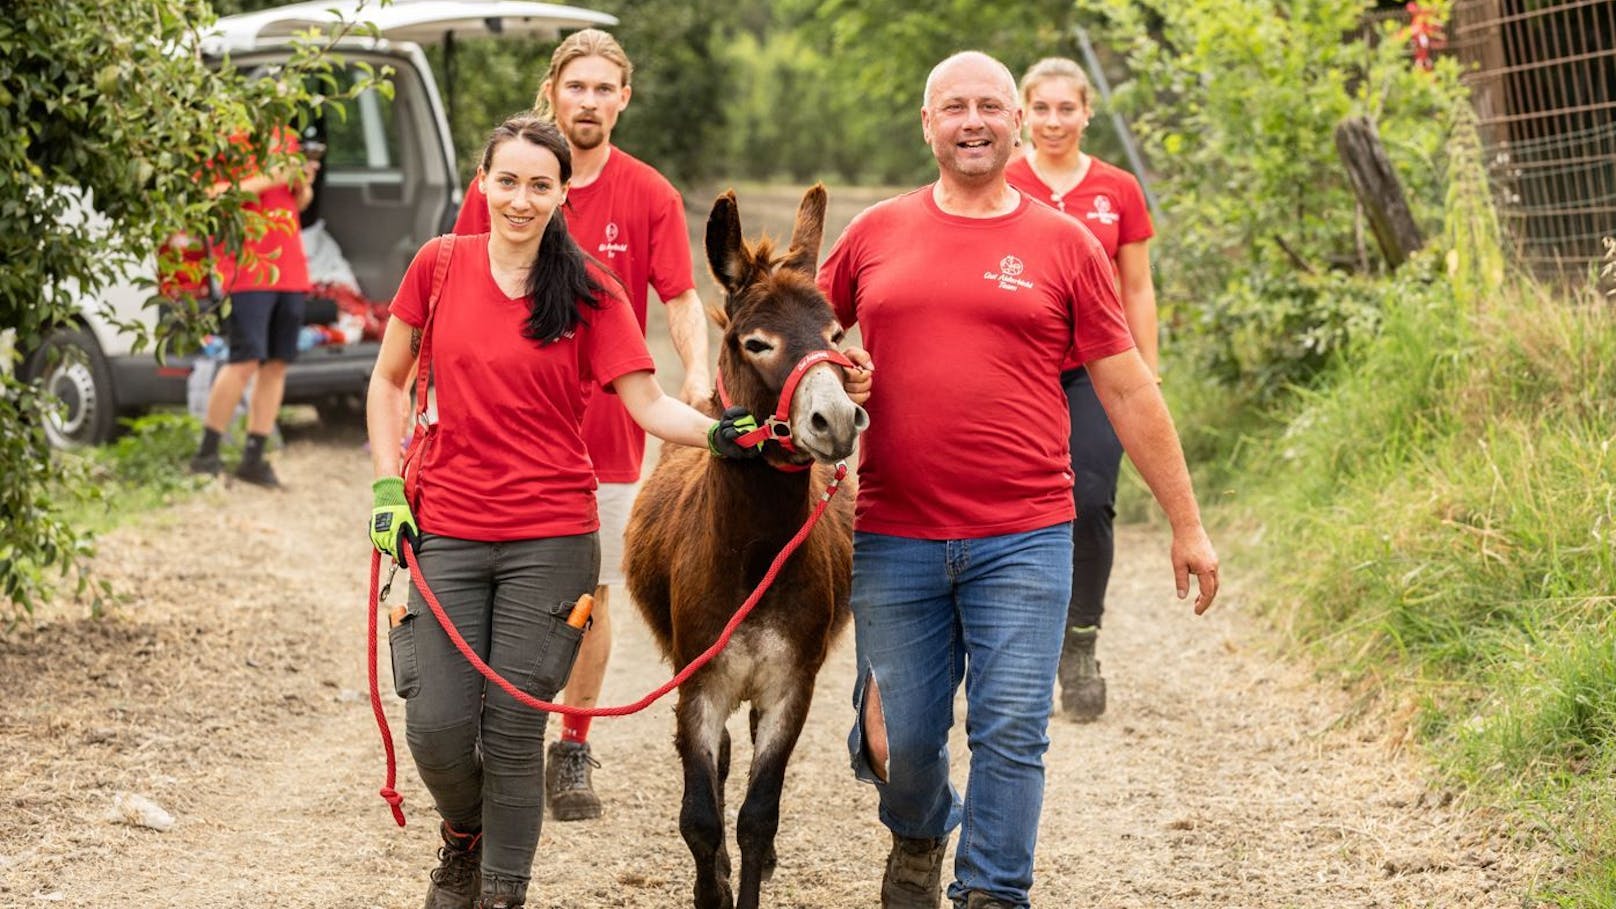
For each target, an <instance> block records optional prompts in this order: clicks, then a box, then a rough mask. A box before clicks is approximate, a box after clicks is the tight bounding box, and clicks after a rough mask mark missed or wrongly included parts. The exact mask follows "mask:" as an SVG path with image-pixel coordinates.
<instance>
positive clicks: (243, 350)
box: [191, 130, 309, 488]
mask: <svg viewBox="0 0 1616 909" xmlns="http://www.w3.org/2000/svg"><path fill="white" fill-rule="evenodd" d="M231 141H232V142H234V143H236V144H238V145H242V146H244V147H246V148H247V149H248V152H249V163H248V166H247V172H246V173H244V174H242V175H241V178H240V180H239V182H236V183H234V184H232V182H231V181H228V180H220V181H218V182H216V183H214V185H213V186H212V187H211V188H210V189H209V193H210V194H211V195H215V196H217V195H220V194H222V193H224V192H225V191H226V190H228V189H230V188H231V187H232V185H234V186H235V188H238V189H240V190H241V191H242V192H246V193H251V194H253V196H254V198H253V199H252V200H251V201H249V202H247V204H246V205H245V206H244V209H245V210H246V211H247V212H249V213H254V212H256V213H257V214H258V215H259V216H260V217H262V218H263V219H264V220H265V221H266V222H267V225H268V226H267V228H266V229H265V230H264V232H263V234H262V235H260V236H257V237H252V236H249V237H248V238H247V240H246V241H245V243H244V244H243V250H242V252H243V254H242V255H241V256H240V257H237V256H236V255H234V254H233V253H228V252H227V253H225V254H223V255H217V256H215V258H214V260H213V262H212V264H211V267H212V268H213V270H214V273H215V276H216V277H217V278H218V282H219V289H220V292H221V293H222V294H223V295H224V296H225V297H227V298H228V299H229V300H230V311H229V313H228V314H227V315H226V316H225V319H224V329H225V335H226V337H227V339H228V341H229V345H230V354H229V358H228V362H227V363H226V364H225V365H224V367H223V368H221V369H220V370H219V371H218V374H217V376H216V377H215V378H214V380H213V387H212V389H211V390H210V391H209V392H208V404H207V415H206V416H205V417H204V418H203V421H202V441H201V443H200V444H199V445H198V447H197V451H196V455H195V456H193V457H192V458H191V472H192V473H199V474H206V475H214V474H217V473H219V472H220V471H221V470H223V469H224V462H223V460H222V459H221V458H220V457H219V441H220V439H221V438H222V437H223V435H224V431H225V429H226V428H227V427H228V426H229V425H230V417H231V414H232V413H234V411H235V409H236V404H237V402H239V401H240V400H241V396H242V392H243V391H244V390H245V389H246V388H247V383H248V382H252V383H253V391H252V396H251V398H250V399H249V400H248V404H247V443H246V446H245V447H244V448H243V449H242V453H241V463H240V464H238V465H237V466H236V471H235V476H236V478H237V479H240V480H245V481H246V482H248V483H252V484H254V485H256V486H265V487H269V488H276V487H279V486H280V485H281V484H280V479H279V478H278V477H276V476H275V471H274V469H273V468H272V467H270V466H269V462H268V461H266V460H265V459H264V446H265V444H266V443H267V442H268V440H269V435H270V433H272V432H274V431H275V418H276V416H277V415H278V414H279V413H280V409H281V400H282V398H283V397H284V395H285V392H286V366H287V364H289V363H291V362H292V361H293V360H295V359H297V334H298V331H299V330H300V329H301V328H302V327H303V303H304V299H305V297H306V296H307V295H308V291H309V268H308V260H307V258H306V257H305V256H304V253H303V240H302V236H301V233H300V232H299V229H298V208H299V206H298V201H299V196H298V188H299V186H301V185H302V183H303V182H304V181H305V180H306V179H307V176H308V172H307V171H304V170H301V169H299V168H297V167H296V166H294V165H292V164H285V165H282V166H280V167H276V168H273V169H270V170H265V169H263V168H262V167H261V166H260V162H259V158H258V151H257V149H254V148H252V146H251V140H250V139H249V138H248V137H246V136H238V137H236V138H234V139H232V140H231ZM268 151H269V153H270V154H271V155H273V156H275V157H277V158H281V157H283V156H284V155H287V154H292V155H295V154H298V153H299V151H300V149H299V145H298V141H297V136H296V134H294V133H293V132H292V131H290V130H280V131H278V132H277V133H276V134H275V136H274V138H273V139H272V140H271V142H270V146H269V149H268Z"/></svg>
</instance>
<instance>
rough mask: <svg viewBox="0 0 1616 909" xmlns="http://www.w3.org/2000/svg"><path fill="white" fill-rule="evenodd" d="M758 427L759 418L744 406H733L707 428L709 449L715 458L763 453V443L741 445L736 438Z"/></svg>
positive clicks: (754, 455) (747, 456)
mask: <svg viewBox="0 0 1616 909" xmlns="http://www.w3.org/2000/svg"><path fill="white" fill-rule="evenodd" d="M757 428H758V424H757V418H756V417H754V416H752V414H751V413H750V412H749V411H747V409H746V408H744V407H731V408H729V409H728V410H725V411H724V416H723V417H721V418H720V419H719V421H718V422H717V423H714V424H713V425H712V428H710V429H708V430H707V450H708V451H710V452H712V454H713V457H715V458H755V457H757V456H758V455H759V454H762V453H763V443H762V442H758V443H757V444H756V445H745V446H743V445H741V444H740V443H739V442H737V441H736V440H737V439H739V438H740V437H741V436H744V435H746V434H747V433H749V432H751V431H752V430H754V429H757Z"/></svg>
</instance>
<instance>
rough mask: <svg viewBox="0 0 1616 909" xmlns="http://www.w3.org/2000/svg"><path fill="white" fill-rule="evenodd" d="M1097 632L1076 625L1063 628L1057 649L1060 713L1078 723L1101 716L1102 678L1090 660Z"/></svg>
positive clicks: (1095, 663) (1097, 661) (1103, 697)
mask: <svg viewBox="0 0 1616 909" xmlns="http://www.w3.org/2000/svg"><path fill="white" fill-rule="evenodd" d="M1099 636H1100V629H1098V628H1096V627H1094V626H1093V625H1078V626H1074V627H1071V628H1068V629H1066V642H1065V644H1064V645H1063V646H1062V647H1061V658H1060V669H1059V670H1058V671H1057V675H1059V677H1060V687H1061V697H1060V701H1061V710H1062V711H1064V712H1065V713H1066V715H1067V716H1068V717H1070V718H1072V719H1074V720H1076V721H1077V722H1079V723H1092V722H1094V721H1095V720H1097V719H1099V718H1100V714H1102V713H1105V679H1103V678H1101V677H1100V661H1099V660H1096V659H1095V658H1094V643H1095V640H1096V639H1097V638H1099Z"/></svg>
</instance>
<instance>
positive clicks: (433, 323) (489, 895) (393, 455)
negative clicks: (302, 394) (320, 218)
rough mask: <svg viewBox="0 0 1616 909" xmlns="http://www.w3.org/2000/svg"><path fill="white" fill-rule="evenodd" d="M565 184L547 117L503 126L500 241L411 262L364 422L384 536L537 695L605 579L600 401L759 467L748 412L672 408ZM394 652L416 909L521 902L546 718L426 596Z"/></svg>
mask: <svg viewBox="0 0 1616 909" xmlns="http://www.w3.org/2000/svg"><path fill="white" fill-rule="evenodd" d="M571 177H572V155H571V152H570V150H569V147H568V144H567V141H566V139H565V138H564V137H563V136H562V134H561V133H560V132H559V131H558V130H557V129H556V127H555V125H554V124H552V123H550V122H548V121H546V120H541V119H538V118H535V117H517V118H512V119H510V120H507V121H506V122H504V123H503V124H501V125H500V126H499V128H497V129H495V130H494V132H493V134H492V135H491V136H490V138H489V141H488V145H487V147H486V148H485V149H484V151H483V156H482V161H481V166H480V167H479V168H478V170H477V183H478V186H479V188H480V189H481V191H482V192H483V194H484V195H485V196H486V198H487V208H488V215H489V221H490V230H489V232H488V233H485V234H480V235H474V236H464V237H458V238H455V237H440V238H437V239H435V240H432V241H429V242H428V243H427V244H426V246H424V247H423V248H422V249H421V251H420V252H419V253H417V255H416V257H415V260H414V261H413V262H412V263H411V264H410V267H409V271H408V272H407V273H406V274H405V276H404V280H403V282H402V283H401V284H400V286H399V290H398V294H397V296H396V297H394V299H393V303H392V319H391V321H390V322H389V323H388V325H387V330H386V333H385V335H384V337H383V340H382V349H381V353H380V354H379V355H378V357H377V361H376V367H375V371H374V373H373V374H372V376H371V382H370V393H369V400H368V416H367V422H368V427H369V433H370V449H371V458H372V461H373V462H374V467H375V475H376V481H375V483H374V485H373V493H374V503H373V511H372V515H371V525H370V536H371V541H372V543H373V544H374V545H375V546H376V547H377V548H378V549H380V550H382V551H383V552H385V553H387V554H388V555H391V556H394V557H395V558H400V559H401V558H402V557H403V553H402V551H401V549H400V547H401V546H404V545H408V546H409V547H410V549H411V552H412V553H413V554H414V555H415V557H416V559H417V560H418V563H419V566H420V570H421V574H422V580H424V581H425V582H426V583H427V585H428V586H429V587H430V588H431V590H432V591H433V593H435V594H436V595H437V597H438V599H439V601H440V602H441V603H442V605H443V608H444V610H445V612H446V613H447V615H448V617H449V618H450V620H451V621H452V622H453V623H454V625H455V627H456V628H457V629H458V630H459V632H460V634H461V635H462V636H463V637H464V638H465V639H466V641H467V643H469V644H470V645H471V647H472V648H473V649H474V650H475V651H476V652H477V654H478V656H479V657H481V658H482V659H483V660H484V661H485V662H486V663H488V665H489V666H491V667H492V668H493V669H495V670H496V671H497V672H499V673H500V674H501V675H503V676H504V677H505V678H507V679H509V680H510V681H511V682H512V683H514V684H515V685H516V686H518V687H519V688H522V689H523V690H524V691H526V692H527V693H529V694H531V695H533V696H535V697H538V698H542V699H549V698H551V697H553V696H554V695H555V692H556V690H557V689H559V688H560V687H561V686H562V685H563V684H564V683H565V682H566V678H567V673H568V671H569V670H570V668H571V663H572V659H573V657H574V656H575V655H576V652H577V646H578V638H577V635H576V631H575V630H574V631H572V632H569V631H567V630H566V629H565V627H564V626H566V619H567V612H568V610H569V608H570V606H571V605H572V603H573V601H575V600H577V599H578V598H579V596H580V595H581V594H583V593H585V592H588V591H591V590H593V589H594V587H595V583H596V579H597V575H598V573H599V570H600V543H599V539H598V534H597V530H598V527H599V518H598V515H597V510H596V503H595V472H594V469H593V467H592V466H591V463H590V459H589V455H588V453H587V452H586V450H585V447H584V442H583V437H582V432H581V428H580V423H581V420H582V418H583V413H584V405H585V402H586V397H587V395H588V394H589V391H590V389H591V388H593V387H594V386H596V385H599V386H600V387H601V388H604V389H605V390H606V392H607V393H611V394H616V395H617V396H618V398H619V399H620V400H621V401H622V403H623V404H624V406H625V407H626V408H627V410H628V411H629V413H630V414H631V415H632V416H633V418H634V420H635V422H636V423H638V424H639V425H640V426H641V427H643V428H644V429H645V430H646V431H647V432H649V433H651V434H652V435H655V436H657V437H659V438H661V439H664V440H666V441H669V442H674V443H677V444H680V445H693V446H701V445H705V446H707V448H708V449H709V450H710V451H711V452H712V453H713V455H714V456H717V457H751V456H754V455H756V453H757V452H756V450H755V449H743V448H742V447H740V446H739V445H737V444H736V443H735V439H736V438H737V437H738V436H739V435H741V434H742V433H744V432H746V431H748V430H750V429H751V428H753V427H755V425H756V423H755V422H754V421H753V420H752V417H751V416H750V415H747V414H744V413H730V414H726V417H725V419H723V420H719V421H714V420H713V419H712V418H711V417H708V416H705V415H703V414H702V413H700V412H698V411H696V410H695V409H693V408H691V407H689V406H687V405H686V404H684V403H683V402H681V401H679V400H678V399H676V398H672V397H669V396H667V395H665V394H663V392H662V389H661V387H660V386H659V385H658V384H657V382H656V380H655V379H654V378H653V377H652V375H651V373H652V370H653V368H654V364H653V362H652V359H651V355H650V353H649V352H648V351H647V349H646V345H645V338H644V336H643V335H642V334H641V332H640V327H639V324H638V322H637V321H636V319H635V315H634V311H633V310H632V309H631V308H630V306H629V304H628V302H627V301H626V300H625V298H624V296H623V294H622V291H621V288H620V287H619V286H618V284H617V282H616V281H615V280H613V279H612V278H611V277H610V276H609V273H608V272H607V271H605V270H604V269H603V268H601V267H600V266H599V265H597V264H596V263H594V262H593V261H592V260H590V259H589V258H588V257H587V256H586V255H585V254H584V252H583V251H582V250H581V249H579V247H578V245H577V243H576V242H574V241H573V239H572V238H571V236H569V234H568V232H567V228H566V224H565V223H564V222H563V220H562V211H561V206H562V204H563V202H564V201H565V200H566V196H567V185H568V181H569V180H570V179H571ZM445 243H448V244H452V245H451V246H449V248H448V250H447V252H446V260H445V258H444V257H443V256H440V252H444V251H443V250H442V249H441V248H440V247H441V244H445ZM418 364H419V368H420V370H421V371H422V372H425V373H426V374H427V375H428V376H429V377H430V378H431V380H432V383H433V387H434V389H435V396H436V404H437V423H436V425H435V427H433V428H432V429H431V430H427V431H425V435H422V434H419V433H418V435H417V441H416V443H414V444H415V445H419V446H421V452H422V453H421V454H420V455H419V462H418V463H412V464H411V467H410V469H411V471H412V476H411V487H410V491H409V493H408V494H406V491H405V484H404V480H403V478H402V477H401V470H402V466H403V465H402V458H401V454H400V451H399V447H398V442H397V440H398V439H399V436H400V432H401V431H402V428H403V424H404V414H405V410H406V401H407V392H406V388H405V385H406V379H407V377H408V376H409V375H410V373H411V371H412V370H413V369H415V368H416V367H417V365H418ZM595 393H597V394H598V393H600V392H599V391H598V390H597V391H596V392H595ZM412 447H413V446H412ZM389 639H390V640H389V643H390V645H391V648H392V652H393V677H394V684H395V686H396V687H397V690H398V694H399V696H400V697H402V698H404V699H405V725H406V738H407V740H408V742H409V747H410V753H411V755H412V756H413V757H414V759H415V764H416V768H417V769H418V771H419V772H420V775H421V781H422V782H423V783H424V784H425V785H426V788H427V790H428V791H429V792H430V793H431V794H432V798H433V801H434V802H435V804H436V807H437V810H438V813H439V814H440V815H441V816H442V819H443V822H442V830H441V833H442V836H443V842H444V845H443V847H442V848H441V849H440V850H439V851H438V857H439V862H438V866H437V867H436V868H435V869H433V870H432V872H431V874H430V883H429V885H428V889H427V899H426V905H427V907H428V909H433V907H439V909H448V907H454V909H467V907H476V909H515V907H519V906H522V905H523V904H524V901H525V899H526V893H527V886H528V880H529V878H530V876H531V873H532V865H533V858H534V853H535V851H536V850H537V846H538V840H539V826H540V823H541V821H542V819H543V814H544V803H543V802H544V747H543V746H544V729H545V720H546V717H547V714H544V713H540V712H537V711H533V710H529V709H528V708H526V707H523V706H521V705H520V704H518V703H517V702H516V701H515V699H514V698H512V697H511V696H510V695H509V694H508V693H507V692H505V691H504V690H502V689H500V688H498V687H497V686H493V685H486V684H485V683H484V681H483V679H482V677H481V676H480V675H479V674H478V672H477V670H476V669H474V668H473V667H472V666H471V665H470V664H469V663H468V662H467V661H466V660H465V659H464V658H463V657H462V656H461V655H460V654H459V652H457V651H456V650H455V648H454V645H453V644H451V643H450V641H449V638H448V635H447V634H446V633H445V632H444V631H443V629H442V628H440V627H439V626H438V624H437V622H436V621H435V620H434V617H433V616H432V615H431V613H430V610H429V609H428V608H427V606H426V603H425V601H424V600H423V599H422V597H421V594H420V591H419V590H418V589H413V588H412V590H411V593H410V601H409V606H408V608H407V610H406V612H405V614H404V615H403V616H402V618H401V619H400V620H399V621H398V622H397V623H396V625H395V627H394V628H393V629H392V631H391V632H390V634H389Z"/></svg>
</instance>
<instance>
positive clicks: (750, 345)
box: [745, 338, 774, 354]
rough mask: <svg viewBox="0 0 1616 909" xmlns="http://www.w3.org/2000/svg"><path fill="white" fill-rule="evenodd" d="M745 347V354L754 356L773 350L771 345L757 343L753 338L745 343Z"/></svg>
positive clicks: (761, 342) (764, 342)
mask: <svg viewBox="0 0 1616 909" xmlns="http://www.w3.org/2000/svg"><path fill="white" fill-rule="evenodd" d="M745 347H746V352H747V353H755V354H761V353H768V352H769V351H771V350H773V349H774V345H773V344H769V343H768V342H766V341H759V340H758V339H756V338H753V339H752V340H750V341H747V342H746V345H745Z"/></svg>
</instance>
